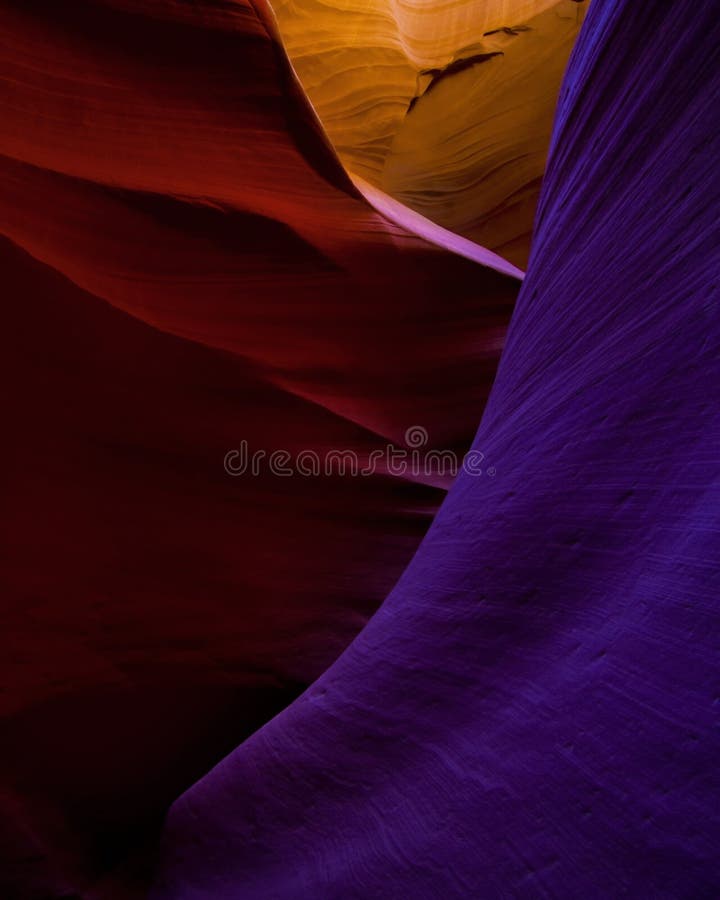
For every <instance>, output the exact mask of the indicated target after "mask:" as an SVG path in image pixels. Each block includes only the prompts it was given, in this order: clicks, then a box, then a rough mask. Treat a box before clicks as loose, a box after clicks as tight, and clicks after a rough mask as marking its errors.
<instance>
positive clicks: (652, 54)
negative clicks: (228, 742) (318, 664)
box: [154, 0, 720, 900]
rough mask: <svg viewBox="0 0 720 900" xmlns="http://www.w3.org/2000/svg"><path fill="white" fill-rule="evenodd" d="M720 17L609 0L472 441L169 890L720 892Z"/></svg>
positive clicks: (585, 60)
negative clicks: (389, 581)
mask: <svg viewBox="0 0 720 900" xmlns="http://www.w3.org/2000/svg"><path fill="white" fill-rule="evenodd" d="M719 46H720V24H719V23H718V18H717V14H716V10H715V8H714V4H712V3H709V2H705V3H699V4H698V3H690V2H687V0H680V2H676V3H672V4H665V3H655V4H650V5H648V4H637V3H634V2H632V0H608V2H605V3H600V2H598V3H596V4H595V5H594V6H593V7H592V8H591V10H590V12H589V14H588V19H587V21H586V24H585V28H584V30H583V32H582V35H581V37H580V41H579V44H578V46H577V48H576V50H575V52H574V56H573V59H572V62H571V65H570V69H569V72H568V74H567V77H566V79H565V83H564V88H563V91H562V95H561V100H560V107H559V113H558V119H557V121H556V125H555V131H554V137H553V146H552V151H551V158H550V165H549V169H548V174H547V177H546V181H545V187H544V192H543V197H542V200H541V206H540V213H539V219H538V229H537V234H536V242H535V247H534V251H533V256H532V258H531V261H530V267H529V272H528V277H527V279H526V281H525V283H524V286H523V289H522V292H521V295H520V298H519V301H518V307H517V309H516V311H515V314H514V318H513V322H512V325H511V330H510V335H509V342H508V344H507V346H506V348H505V351H504V355H503V359H502V363H501V366H500V370H499V373H498V377H497V381H496V383H495V386H494V388H493V392H492V395H491V398H490V401H489V405H488V407H487V409H486V411H485V414H484V416H483V419H482V423H481V425H480V429H479V431H478V433H477V436H476V440H475V446H476V447H477V448H479V449H481V450H482V451H483V452H485V453H486V454H488V455H492V458H493V460H497V463H496V465H497V475H496V477H495V478H494V479H492V480H489V479H483V478H472V477H469V476H462V477H461V478H460V479H459V480H458V481H457V482H456V483H455V485H454V486H453V488H452V490H451V492H450V494H449V496H448V498H447V500H446V502H445V503H444V505H443V507H442V509H441V511H440V513H439V515H438V517H437V518H436V520H435V522H434V524H433V526H432V528H431V530H430V532H429V534H428V536H427V537H426V539H425V541H424V543H423V544H422V546H421V548H420V550H419V552H418V554H417V555H416V556H415V558H414V560H413V562H412V563H411V564H410V566H409V567H408V569H407V570H406V572H405V573H404V575H403V577H402V578H401V580H400V582H399V584H398V585H397V587H396V588H395V590H394V591H393V592H392V593H391V594H390V596H389V598H388V600H387V601H386V603H385V604H384V605H383V607H382V608H381V610H380V611H379V612H378V613H377V614H376V616H375V617H374V618H373V619H372V620H371V622H370V624H369V625H368V626H367V628H366V629H365V630H364V631H363V632H362V633H361V635H360V636H359V637H358V638H357V639H356V640H355V642H354V643H353V644H352V645H351V647H350V648H349V649H348V650H347V651H346V652H345V653H344V654H343V656H342V657H341V658H340V660H339V661H338V662H337V663H335V664H334V665H333V666H332V667H331V669H330V670H329V671H328V672H326V673H325V674H324V675H323V676H322V677H321V678H320V679H319V680H318V681H317V682H316V683H315V684H314V685H313V686H312V687H311V688H310V689H309V690H308V691H307V692H306V693H305V694H304V695H303V697H302V698H301V699H300V700H298V701H297V702H296V703H294V704H292V705H291V706H290V707H289V708H288V709H286V710H285V711H284V712H283V713H282V714H281V715H280V716H278V717H277V718H275V719H274V720H273V721H272V722H270V723H269V724H268V725H266V726H265V727H264V728H263V729H262V730H261V731H259V732H258V733H257V734H255V735H254V736H253V737H252V738H250V739H249V740H248V741H247V742H246V743H245V744H243V745H242V746H241V747H239V748H238V750H236V751H235V752H234V753H233V754H231V755H230V756H229V757H228V758H227V760H225V761H224V762H223V763H222V764H221V765H220V766H218V767H217V768H216V769H214V770H213V772H211V773H210V774H209V775H208V776H207V777H206V778H205V779H203V781H202V782H200V783H199V784H198V785H197V786H196V787H194V788H193V789H192V790H191V791H189V792H188V793H187V794H186V795H185V796H184V797H183V798H182V799H180V800H179V801H178V802H177V803H176V804H175V805H174V807H173V809H172V812H171V814H170V817H169V820H168V823H167V828H166V834H165V857H164V865H163V868H162V870H161V872H160V874H159V877H158V881H157V888H156V891H155V894H154V896H155V897H156V898H162V900H169V898H172V900H180V898H193V900H200V898H216V897H233V898H255V897H273V898H278V900H280V898H297V897H313V898H340V897H342V898H354V897H357V898H369V897H372V898H400V897H403V898H405V897H413V898H438V897H443V898H455V897H457V898H468V897H506V896H513V897H528V898H530V897H538V896H555V897H598V898H600V897H603V898H605V897H619V896H628V897H663V898H665V897H667V898H675V897H710V896H713V895H714V894H715V893H716V892H717V886H718V883H719V881H720V871H719V867H718V859H717V852H716V850H717V845H718V838H719V837H720V829H719V828H718V824H719V823H718V806H717V781H716V779H715V763H716V759H717V754H718V740H717V730H716V729H717V723H718V710H719V709H720V706H719V704H720V700H719V698H718V690H717V596H718V586H719V585H718V580H719V579H718V559H720V540H719V531H718V509H719V506H720V496H719V495H718V485H719V484H720V467H719V465H718V454H717V446H718V438H719V437H720V418H719V415H718V407H717V397H716V386H717V384H718V379H719V378H720V320H719V319H718V313H717V284H718V276H719V275H720V252H719V247H720V232H719V227H720V226H719V222H718V216H717V210H718V202H719V201H720V179H719V178H718V175H717V168H716V160H717V158H718V156H719V155H720V119H719V115H720V107H719V106H718V104H717V97H718V93H719V91H720V66H719V65H718V63H719V62H720V59H719V51H718V47H719Z"/></svg>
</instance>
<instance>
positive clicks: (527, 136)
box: [274, 0, 588, 267]
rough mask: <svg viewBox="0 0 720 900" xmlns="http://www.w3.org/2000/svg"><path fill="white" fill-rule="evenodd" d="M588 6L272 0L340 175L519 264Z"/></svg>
mask: <svg viewBox="0 0 720 900" xmlns="http://www.w3.org/2000/svg"><path fill="white" fill-rule="evenodd" d="M587 5H588V4H587V3H577V2H573V0H534V2H520V3H507V2H506V3H487V2H482V0H474V2H468V0H458V2H454V3H437V4H434V3H423V2H408V3H396V2H392V0H372V2H370V3H368V2H364V0H363V2H356V0H339V2H334V3H332V4H327V3H324V2H321V0H279V2H278V3H276V4H275V5H274V9H275V12H276V14H277V17H278V23H279V25H280V29H281V32H282V36H283V40H284V42H285V44H286V47H287V50H288V53H289V55H290V59H291V61H292V63H293V65H294V67H295V69H296V71H297V72H298V75H299V77H300V79H301V81H302V84H303V86H304V87H305V89H306V90H307V92H308V95H309V97H310V99H311V100H312V102H313V104H314V106H315V108H316V110H317V111H318V113H319V115H320V118H321V119H322V121H323V123H324V125H325V127H326V128H327V131H328V134H329V136H330V138H331V139H332V141H333V143H334V145H335V147H336V148H337V150H338V152H339V154H340V157H341V159H342V160H343V162H344V163H345V164H346V166H347V167H348V168H349V170H350V171H351V172H354V173H356V174H358V175H360V176H361V177H363V178H364V179H366V180H368V181H370V182H371V183H372V184H375V185H376V186H378V187H380V188H382V189H383V190H384V191H386V192H388V193H390V194H391V195H393V196H394V197H396V198H397V199H399V200H401V201H402V202H403V203H406V204H407V205H408V206H410V207H412V208H413V209H415V210H417V211H418V212H420V213H422V214H423V215H424V216H427V217H429V218H430V219H432V220H433V221H435V222H438V223H439V224H441V225H443V226H445V227H447V228H450V229H452V230H453V231H456V232H458V233H460V234H462V235H464V236H465V237H468V238H471V239H472V240H475V241H478V242H479V243H481V244H483V245H484V246H487V247H489V248H491V249H493V250H495V251H497V252H498V253H501V254H502V255H503V256H505V257H506V258H507V259H509V260H510V261H512V262H513V263H515V264H516V265H518V266H521V267H524V266H525V264H526V263H527V258H528V253H529V248H530V239H531V232H532V224H533V218H534V215H535V209H536V207H537V200H538V196H539V191H540V181H541V178H542V174H543V172H544V169H545V160H546V155H547V148H548V144H549V140H550V131H551V127H552V120H553V114H554V110H555V105H556V103H557V95H558V91H559V88H560V79H561V77H562V73H563V71H564V69H565V65H566V63H567V59H568V56H569V54H570V50H571V49H572V46H573V43H574V42H575V38H576V36H577V33H578V30H579V28H580V25H581V23H582V21H583V18H584V14H585V8H586V7H587Z"/></svg>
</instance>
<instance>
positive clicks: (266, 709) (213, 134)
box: [0, 0, 519, 900]
mask: <svg viewBox="0 0 720 900" xmlns="http://www.w3.org/2000/svg"><path fill="white" fill-rule="evenodd" d="M0 26H1V27H0V34H1V37H0V40H1V41H2V56H1V59H2V75H3V92H2V93H1V94H0V121H1V122H2V125H1V126H0V154H1V155H0V232H1V233H2V235H3V238H2V244H1V245H0V254H1V255H2V271H3V288H4V300H5V305H4V310H5V325H6V332H5V333H6V347H5V352H4V354H3V365H4V376H5V384H6V386H7V387H8V390H7V391H6V392H5V397H4V405H3V423H4V426H5V431H6V434H7V435H8V439H7V440H6V441H4V442H3V447H2V453H3V459H2V467H1V468H2V473H3V481H4V487H3V500H4V512H5V516H4V518H3V547H4V555H3V567H2V578H3V586H2V591H3V599H4V619H3V628H2V634H3V649H2V651H1V653H0V659H1V660H2V663H1V665H2V681H3V683H4V684H6V685H8V689H7V690H6V691H5V692H4V693H3V694H2V695H1V697H0V701H1V703H0V707H1V710H2V715H3V741H2V762H3V766H2V768H3V773H4V777H3V784H2V791H1V795H0V806H1V808H2V811H3V819H4V821H5V824H4V826H3V833H2V835H0V852H1V854H2V865H1V866H0V884H1V885H2V889H0V893H1V894H2V895H3V896H4V897H13V898H14V897H19V898H25V897H36V898H42V900H47V898H48V897H56V896H58V897H59V896H67V895H71V894H72V895H74V894H79V895H80V896H83V897H86V896H87V897H93V898H96V897H100V896H102V897H105V896H112V897H116V896H118V892H119V891H120V890H121V889H120V884H123V885H125V887H124V888H123V890H124V893H121V894H120V895H121V896H127V895H130V896H135V894H134V893H133V892H134V891H136V890H138V891H140V890H141V888H138V887H137V884H142V881H143V878H144V877H146V872H145V869H144V868H143V867H144V865H145V861H144V860H143V859H142V858H139V859H137V860H135V855H138V854H139V856H140V857H141V856H142V854H141V853H140V851H141V850H142V845H143V843H144V841H145V839H146V837H147V836H151V835H152V830H153V828H156V827H157V825H158V824H159V822H160V820H161V818H162V815H163V814H164V812H165V811H166V809H167V807H168V806H169V804H170V803H171V801H172V800H173V799H174V798H176V797H177V796H178V794H179V793H180V792H181V791H182V790H184V789H185V788H186V787H187V786H189V785H190V784H192V782H193V781H195V780H196V779H197V778H198V777H200V776H201V775H202V774H203V773H204V772H205V771H206V770H207V769H208V768H209V767H210V766H211V765H213V764H214V763H215V762H216V761H217V760H218V759H220V758H221V757H222V756H223V755H224V754H225V753H227V752H229V751H230V750H231V749H232V748H233V747H234V746H235V745H237V743H239V742H240V741H241V740H242V739H243V738H244V737H245V736H246V735H247V734H248V733H249V732H250V731H252V730H254V729H255V728H256V727H258V726H259V724H261V723H262V722H263V721H265V720H266V719H267V718H268V717H270V716H271V715H272V714H274V713H275V712H276V711H277V710H278V709H279V708H281V707H282V706H283V705H285V704H286V703H287V702H288V701H289V700H290V699H292V698H293V697H294V696H296V694H297V693H298V691H299V690H301V689H302V688H303V687H304V686H305V685H307V684H308V683H309V682H310V681H312V680H313V679H314V678H315V677H317V675H319V674H320V673H321V672H322V671H323V670H324V669H325V668H326V667H327V665H328V664H329V663H330V662H331V661H332V660H333V659H335V658H336V657H337V655H338V654H339V653H340V652H341V650H342V649H343V648H344V647H345V646H346V645H347V643H348V642H349V641H350V640H351V638H352V637H353V636H354V635H355V634H356V633H357V632H358V631H359V630H360V628H361V627H362V626H363V625H364V624H365V622H366V621H367V618H368V616H369V615H370V614H371V613H372V611H373V610H374V609H375V608H376V607H377V606H378V604H379V603H380V602H381V601H382V599H383V598H384V597H385V595H386V594H387V592H388V591H389V590H390V589H391V587H392V586H393V584H394V583H395V581H396V580H397V578H398V577H399V575H400V574H401V572H402V569H403V567H404V565H405V564H406V563H407V561H408V560H409V559H410V557H411V556H412V553H413V552H414V550H415V548H416V547H417V544H418V542H419V540H420V538H421V536H422V534H423V533H424V531H425V529H426V528H427V526H428V524H429V522H430V521H431V518H432V515H433V514H434V512H435V510H436V508H437V506H438V504H439V502H440V499H441V498H442V496H443V493H444V491H443V484H435V485H433V484H428V483H425V482H423V480H422V479H419V480H416V479H412V478H406V479H398V478H390V477H389V476H387V475H386V474H385V473H384V472H383V471H379V472H378V473H377V474H376V475H375V476H374V477H370V478H368V477H366V478H342V477H338V476H336V477H330V478H298V477H295V478H290V479H287V478H278V477H276V476H273V475H271V474H270V473H269V471H268V470H267V468H263V470H262V473H261V474H260V475H259V476H258V477H253V476H252V475H250V474H248V475H247V476H246V477H239V478H233V477H230V476H228V475H227V474H226V473H225V471H224V469H223V458H224V455H225V454H226V452H227V451H228V450H230V449H233V448H237V447H238V446H239V444H240V442H241V441H247V442H248V445H249V449H250V450H251V451H254V450H263V451H265V452H266V453H269V452H271V451H273V450H285V451H287V452H288V453H289V454H290V456H291V457H295V456H296V455H297V454H298V453H299V452H300V451H302V450H307V449H310V450H315V451H317V452H320V453H322V452H324V451H326V450H328V449H332V448H335V449H341V450H342V449H343V448H350V449H352V450H353V451H355V452H356V453H357V454H358V455H359V457H360V459H361V460H364V459H366V458H367V457H368V456H369V454H370V453H371V452H372V451H373V450H377V449H379V448H380V449H381V448H383V447H384V446H385V444H386V443H387V441H388V440H389V439H393V440H394V441H396V442H402V439H403V435H404V433H405V431H406V429H407V428H408V427H410V426H412V425H421V426H423V427H424V428H425V429H426V430H427V431H428V433H429V436H430V442H431V444H435V445H437V446H440V447H448V446H449V447H455V446H457V447H464V446H467V444H468V443H469V441H470V440H471V438H472V433H473V430H474V424H475V421H476V420H477V417H478V416H479V414H480V412H481V410H482V408H483V406H484V403H485V400H486V397H487V394H488V391H489V388H490V384H491V382H492V379H493V377H494V372H495V369H496V366H497V361H498V358H499V354H500V350H501V347H502V344H503V341H504V334H505V330H506V327H507V323H508V321H509V317H510V311H511V308H512V304H513V302H514V299H515V295H516V293H517V289H518V286H519V280H518V275H519V273H518V272H517V271H516V270H514V269H513V267H512V266H510V265H508V264H507V263H505V262H504V261H503V260H500V259H497V258H495V257H493V256H492V254H489V253H487V252H486V251H484V250H483V249H482V248H479V247H470V246H468V245H464V248H463V252H464V254H465V255H464V256H458V255H455V254H453V253H450V252H448V250H447V249H444V247H443V246H441V245H443V244H447V242H448V240H449V238H448V236H447V235H442V234H441V233H440V232H439V231H437V237H438V241H439V244H438V243H432V242H428V240H425V239H421V238H419V237H418V236H417V235H416V234H415V233H413V231H412V230H409V228H410V227H411V226H412V223H413V222H414V221H416V220H414V219H413V218H412V217H408V219H407V221H408V227H403V226H402V220H403V216H404V212H403V210H402V208H399V207H395V215H394V222H391V221H389V220H388V219H386V218H384V217H383V216H382V215H380V214H378V213H377V212H375V210H374V209H373V208H372V206H370V205H369V204H368V203H367V202H366V201H365V200H364V199H363V197H362V196H361V194H360V193H359V192H358V190H357V189H356V188H355V187H354V186H353V184H352V183H351V181H350V179H349V178H348V176H347V175H346V174H345V172H344V170H343V169H342V167H341V165H340V163H339V162H338V160H337V157H336V156H335V154H334V152H333V151H332V149H331V148H330V145H329V144H328V142H327V141H326V138H325V136H324V134H323V132H322V130H321V128H320V126H319V124H318V122H317V120H316V118H315V116H314V114H313V113H312V110H311V108H310V106H309V104H308V103H307V101H306V99H305V97H304V95H303V93H302V91H301V90H300V88H299V87H298V85H297V82H296V81H295V79H294V76H293V74H292V72H291V70H290V68H289V66H288V63H287V59H286V57H285V55H284V52H283V50H282V47H281V45H280V43H279V41H278V38H277V35H276V32H275V29H274V25H273V22H272V17H271V15H270V14H269V11H268V10H267V9H266V8H265V7H263V6H262V5H257V6H254V5H251V4H250V3H245V2H233V3H226V2H219V0H218V2H203V3H193V4H187V3H172V2H159V0H158V2H150V0H148V2H122V0H113V2H108V3H101V2H96V3H91V2H77V3H73V4H69V5H68V4H64V5H63V4H60V5H59V4H57V3H54V2H53V3H51V2H40V0H37V2H31V3H28V2H22V3H20V2H17V3H15V2H4V3H2V4H0ZM380 200H381V198H380V197H379V196H375V197H374V201H375V202H376V203H378V202H380ZM398 223H400V224H398ZM428 229H429V231H428ZM431 232H433V226H431V225H429V224H428V223H425V224H424V225H423V234H425V236H426V237H429V238H430V239H431V240H432V234H431ZM450 240H451V239H450ZM451 242H452V240H451ZM131 858H132V860H131ZM129 860H131V862H129Z"/></svg>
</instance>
